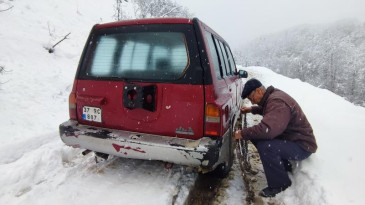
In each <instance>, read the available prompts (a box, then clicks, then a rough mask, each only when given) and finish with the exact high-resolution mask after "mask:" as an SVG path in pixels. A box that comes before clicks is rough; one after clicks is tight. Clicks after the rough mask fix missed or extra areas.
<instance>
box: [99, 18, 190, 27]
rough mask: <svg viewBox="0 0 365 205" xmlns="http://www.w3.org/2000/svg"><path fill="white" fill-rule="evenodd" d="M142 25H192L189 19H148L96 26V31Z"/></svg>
mask: <svg viewBox="0 0 365 205" xmlns="http://www.w3.org/2000/svg"><path fill="white" fill-rule="evenodd" d="M142 24H193V22H192V20H191V19H186V18H150V19H135V20H126V21H117V22H111V23H106V24H99V25H96V26H95V28H96V29H101V28H110V27H118V26H128V25H142Z"/></svg>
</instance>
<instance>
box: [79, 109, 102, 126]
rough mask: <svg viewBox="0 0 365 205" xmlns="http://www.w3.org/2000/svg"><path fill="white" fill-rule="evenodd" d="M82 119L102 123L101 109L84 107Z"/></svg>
mask: <svg viewBox="0 0 365 205" xmlns="http://www.w3.org/2000/svg"><path fill="white" fill-rule="evenodd" d="M82 119H84V120H87V121H93V122H101V108H98V107H89V106H83V107H82Z"/></svg>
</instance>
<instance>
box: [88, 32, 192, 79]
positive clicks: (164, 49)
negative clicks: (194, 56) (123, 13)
mask: <svg viewBox="0 0 365 205" xmlns="http://www.w3.org/2000/svg"><path fill="white" fill-rule="evenodd" d="M140 29H142V28H140V26H139V27H137V28H134V29H131V30H132V31H131V32H128V31H125V30H126V29H119V32H116V31H113V32H110V33H108V32H104V33H102V35H96V36H95V37H94V39H93V40H92V42H91V44H90V49H89V52H88V54H87V56H88V57H87V60H86V61H87V62H86V63H84V66H83V69H82V72H83V76H86V77H95V78H122V79H141V80H145V79H148V80H174V79H178V78H180V77H181V76H182V75H183V73H184V72H185V70H186V69H187V67H188V65H189V52H188V49H187V45H186V35H185V33H184V32H182V31H181V32H179V31H171V30H168V31H163V30H164V29H162V31H153V30H156V29H153V28H152V29H151V30H152V31H151V30H149V29H146V28H143V31H139V30H140ZM127 30H128V29H127Z"/></svg>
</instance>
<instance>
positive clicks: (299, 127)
mask: <svg viewBox="0 0 365 205" xmlns="http://www.w3.org/2000/svg"><path fill="white" fill-rule="evenodd" d="M252 113H253V114H260V115H262V116H263V119H262V120H261V122H260V123H259V124H258V125H255V126H253V127H250V128H247V129H244V130H243V131H242V136H243V139H265V140H269V139H274V138H275V139H281V140H288V141H293V142H297V143H299V144H300V145H301V147H302V148H303V149H305V150H307V151H309V152H311V153H314V152H315V151H316V150H317V144H316V140H315V138H314V134H313V129H312V127H311V125H310V123H309V122H308V120H307V118H306V116H305V115H304V113H303V111H302V109H301V108H300V106H299V105H298V103H297V102H296V101H295V100H294V99H293V98H292V97H290V96H289V95H288V94H286V93H285V92H283V91H281V90H279V89H276V88H274V87H273V86H270V87H268V88H267V89H266V92H265V94H264V96H263V98H262V100H261V101H260V103H259V104H258V106H253V107H252Z"/></svg>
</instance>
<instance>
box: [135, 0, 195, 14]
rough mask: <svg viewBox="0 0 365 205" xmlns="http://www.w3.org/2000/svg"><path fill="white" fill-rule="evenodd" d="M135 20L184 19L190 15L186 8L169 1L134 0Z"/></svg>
mask: <svg viewBox="0 0 365 205" xmlns="http://www.w3.org/2000/svg"><path fill="white" fill-rule="evenodd" d="M135 3H136V8H135V16H136V18H163V17H186V18H189V17H191V16H192V15H191V14H190V13H189V11H188V9H187V8H184V7H183V6H181V5H178V4H177V3H175V2H172V1H171V0H135Z"/></svg>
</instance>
